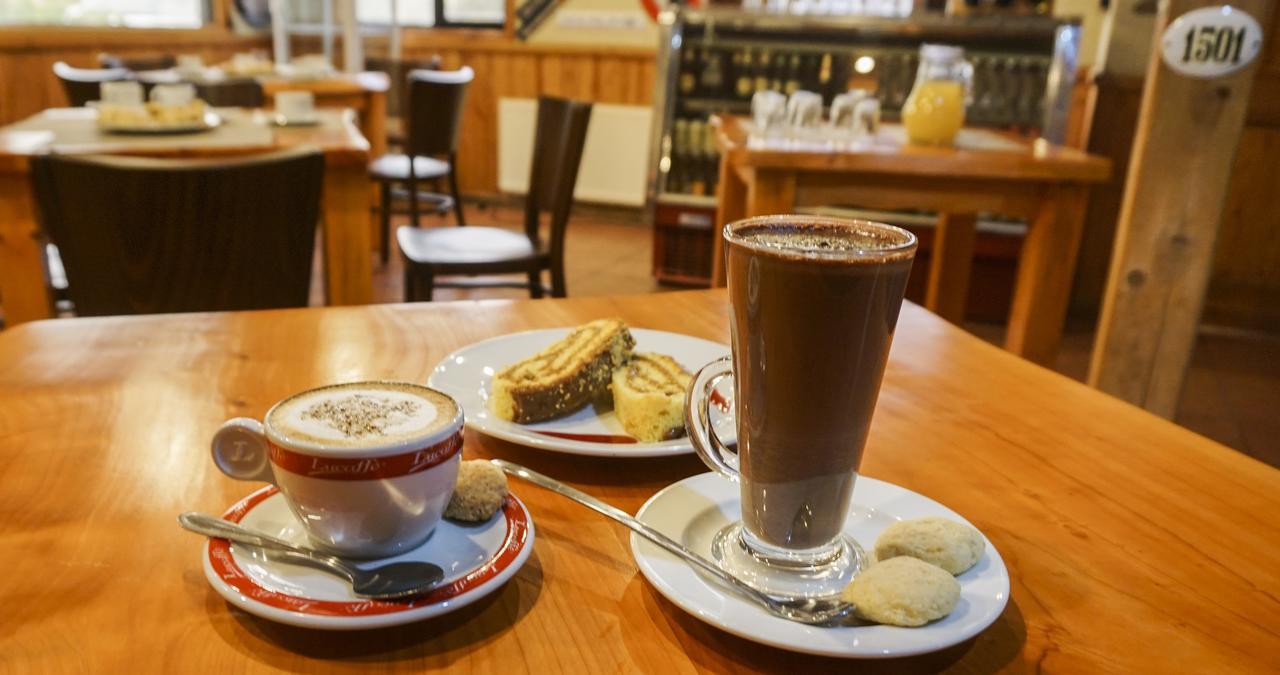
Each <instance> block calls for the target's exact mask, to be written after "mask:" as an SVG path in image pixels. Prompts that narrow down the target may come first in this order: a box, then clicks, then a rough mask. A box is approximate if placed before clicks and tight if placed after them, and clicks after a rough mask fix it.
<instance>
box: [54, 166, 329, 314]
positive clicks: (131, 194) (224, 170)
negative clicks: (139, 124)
mask: <svg viewBox="0 0 1280 675" xmlns="http://www.w3.org/2000/svg"><path fill="white" fill-rule="evenodd" d="M323 176H324V156H323V155H322V154H321V153H320V152H318V151H316V150H314V149H307V148H295V149H290V150H285V151H281V152H273V153H268V154H260V155H251V156H247V157H233V158H217V159H150V158H141V157H109V156H81V157H72V156H59V155H44V156H40V157H35V158H33V159H32V161H31V177H32V185H33V188H34V191H35V197H36V205H37V208H38V213H39V217H40V223H41V225H42V227H43V228H44V231H45V232H46V233H47V234H48V236H49V238H50V239H51V240H52V242H53V243H54V244H56V245H57V246H58V251H59V253H60V254H61V257H62V264H63V266H64V267H65V269H66V274H67V282H68V289H67V290H68V295H69V297H70V299H71V301H72V302H73V303H74V304H75V309H76V313H77V314H78V315H80V316H101V315H108V314H151V313H158V312H192V311H221V310H233V309H258V308H268V307H297V306H305V305H306V304H307V298H308V290H309V287H310V280H311V262H312V251H313V249H314V247H315V231H316V222H317V221H318V220H319V217H320V189H321V183H322V180H323Z"/></svg>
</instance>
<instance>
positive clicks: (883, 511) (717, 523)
mask: <svg viewBox="0 0 1280 675" xmlns="http://www.w3.org/2000/svg"><path fill="white" fill-rule="evenodd" d="M853 502H854V506H853V511H852V513H851V514H850V515H849V519H848V522H846V523H845V529H844V531H845V533H846V534H848V535H850V536H852V537H853V538H854V539H856V540H857V541H858V542H860V543H861V544H862V545H863V546H864V547H865V548H867V550H868V551H870V550H871V548H872V547H873V546H874V544H875V540H876V537H878V536H879V535H880V533H881V532H883V531H884V529H885V528H886V527H888V526H889V525H890V524H892V523H893V522H895V521H898V520H903V519H906V518H919V517H921V516H942V517H944V518H950V519H952V520H955V521H958V522H962V523H966V524H968V521H966V520H965V519H964V518H962V517H960V516H959V515H958V514H956V513H955V512H954V511H952V510H951V509H948V508H947V507H945V506H943V505H941V504H939V503H938V502H935V501H933V500H932V499H929V498H928V497H925V496H923V495H920V494H917V493H915V492H912V491H910V490H907V489H906V488H901V487H898V486H896V485H893V484H891V483H886V482H884V481H880V480H876V479H874V478H868V477H867V476H859V477H858V480H857V483H856V484H855V485H854V489H853ZM740 513H741V511H740V504H739V495H738V484H737V483H733V482H730V481H728V480H726V479H724V478H721V477H720V476H719V475H718V474H714V473H704V474H699V475H697V476H691V477H689V478H686V479H684V480H682V481H680V482H678V483H675V484H673V485H671V486H668V487H667V488H665V489H663V490H662V491H661V492H659V493H658V494H656V495H654V496H653V497H652V498H651V499H650V500H649V501H648V502H646V503H645V505H644V506H643V507H641V508H640V512H639V513H637V514H636V517H637V518H639V519H640V520H643V521H644V522H646V523H648V524H649V525H651V526H652V527H654V528H655V529H657V530H659V531H661V532H662V533H664V534H666V535H667V536H669V537H671V538H672V539H675V540H676V541H678V542H681V543H683V544H684V545H685V546H688V547H689V548H691V549H692V550H694V551H695V552H697V553H700V554H702V555H703V556H706V557H707V558H708V559H710V558H711V540H712V538H713V537H714V536H715V534H716V532H718V531H719V530H720V529H721V528H723V527H725V526H726V525H728V524H730V523H732V522H734V521H737V520H738V519H739V517H740ZM983 540H984V541H985V542H986V549H985V551H984V552H983V554H982V558H981V559H980V560H979V561H978V564H976V565H974V566H973V567H972V568H971V569H969V570H968V571H966V572H965V573H964V574H961V575H960V576H958V577H956V581H958V582H960V602H959V604H957V605H956V608H955V609H954V610H952V612H951V614H949V615H947V616H946V617H944V618H942V619H939V620H938V621H934V622H933V623H929V624H926V625H924V626H920V627H919V628H901V627H898V626H880V625H873V624H867V625H849V626H835V627H819V626H806V625H804V624H800V623H796V622H793V621H787V620H786V619H780V618H777V617H775V616H773V615H771V614H769V613H767V612H766V611H765V610H764V609H762V608H761V607H760V606H759V605H756V604H755V603H753V602H751V601H749V600H745V599H743V598H742V597H741V596H739V595H738V594H737V593H735V592H733V591H731V590H728V589H727V588H725V586H724V585H723V584H722V583H721V582H719V581H714V580H712V579H711V577H708V576H705V575H703V574H700V573H698V572H696V571H694V568H693V567H691V566H689V564H688V563H685V562H684V561H682V560H680V559H679V558H677V557H675V556H674V555H671V554H670V553H667V552H666V551H664V550H662V549H660V548H658V547H657V546H655V545H653V544H651V543H649V542H648V541H647V540H645V539H641V538H640V537H639V536H637V535H634V534H633V535H631V552H632V554H633V555H634V556H635V558H636V563H637V564H638V565H639V567H640V571H641V572H642V573H643V574H644V576H645V578H646V579H648V580H649V583H651V584H653V585H654V587H655V588H657V589H658V591H659V592H660V593H662V594H663V595H664V596H666V597H667V599H668V600H670V601H671V602H673V603H675V604H676V605H677V606H678V607H680V608H681V609H683V610H685V611H686V612H689V613H690V614H692V615H693V616H695V617H697V618H699V619H701V620H702V621H705V622H707V623H709V624H711V625H713V626H716V627H718V628H721V629H723V630H725V631H728V632H730V633H733V634H734V635H737V636H739V637H743V638H746V639H748V640H752V641H754V642H759V643H762V644H766V645H771V646H773V647H778V648H780V649H786V650H790V651H796V652H803V653H807V654H819V655H822V656H836V657H844V658H862V659H876V658H891V657H898V656H911V655H914V654H924V653H928V652H933V651H937V650H940V649H945V648H947V647H950V646H952V645H955V644H958V643H961V642H964V641H965V640H968V639H969V638H971V637H973V636H975V635H977V634H978V633H980V632H982V631H983V630H984V629H986V628H987V626H990V625H991V624H992V623H993V622H994V621H995V620H996V619H997V618H999V616H1000V613H1001V612H1003V611H1004V607H1005V604H1006V603H1007V602H1008V600H1009V572H1008V570H1007V569H1006V568H1005V565H1004V561H1003V560H1002V559H1001V558H1000V554H999V553H998V552H997V551H996V549H995V547H994V546H992V545H991V542H990V541H989V540H987V539H986V537H985V535H984V537H983Z"/></svg>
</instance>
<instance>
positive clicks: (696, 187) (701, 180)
mask: <svg viewBox="0 0 1280 675" xmlns="http://www.w3.org/2000/svg"><path fill="white" fill-rule="evenodd" d="M706 126H707V125H706V122H703V121H701V120H690V121H689V145H688V152H687V153H685V157H686V158H687V160H688V165H689V189H688V192H689V194H692V195H696V196H699V197H701V196H703V195H705V194H707V180H706V173H705V169H704V167H703V161H702V146H703V141H702V138H703V136H704V135H705V134H706Z"/></svg>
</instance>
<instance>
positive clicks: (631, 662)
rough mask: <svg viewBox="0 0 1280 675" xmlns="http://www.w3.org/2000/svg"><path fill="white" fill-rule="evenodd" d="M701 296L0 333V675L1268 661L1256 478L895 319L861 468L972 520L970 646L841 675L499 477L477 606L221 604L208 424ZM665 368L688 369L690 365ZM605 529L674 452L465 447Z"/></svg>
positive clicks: (1193, 666)
mask: <svg viewBox="0 0 1280 675" xmlns="http://www.w3.org/2000/svg"><path fill="white" fill-rule="evenodd" d="M728 309H729V308H728V304H727V300H726V296H725V293H724V291H722V290H701V291H686V292H679V293H664V294H653V295H642V296H626V297H595V298H575V299H558V300H514V301H509V300H489V301H467V302H451V303H429V304H416V305H376V306H363V307H330V308H312V309H299V310H273V311H259V312H240V313H222V314H187V315H170V316H145V317H129V318H91V319H69V320H58V321H43V322H34V323H28V324H25V325H23V326H19V327H18V328H16V329H12V330H7V331H5V332H3V333H0V439H2V441H0V560H3V564H4V568H5V569H4V574H3V575H0V607H3V608H4V609H5V611H3V612H0V670H2V671H5V672H14V673H27V672H31V673H36V672H80V671H90V672H118V671H126V670H127V671H129V672H173V673H180V672H269V671H293V672H346V671H369V670H375V671H378V672H419V671H423V670H437V669H439V670H446V671H450V672H485V673H491V672H502V673H506V672H525V671H531V672H583V673H613V672H651V673H692V672H706V673H729V672H743V673H745V672H786V673H831V672H860V671H862V670H867V671H873V672H890V673H912V672H934V671H938V670H943V669H948V670H950V671H951V672H961V673H987V672H993V671H1009V672H1030V671H1036V672H1040V671H1045V672H1197V673H1225V672H1276V670H1277V668H1280V518H1277V516H1276V514H1277V513H1280V471H1277V470H1276V469H1273V468H1271V467H1269V466H1266V465H1264V464H1262V463H1259V462H1258V461H1256V460H1254V459H1251V458H1249V457H1247V456H1245V455H1243V454H1240V453H1238V452H1235V451H1233V450H1231V449H1230V448H1227V447H1224V446H1222V445H1219V444H1217V443H1215V442H1213V441H1210V440H1207V439H1205V438H1203V437H1201V436H1198V435H1196V434H1194V433H1192V432H1190V431H1187V430H1186V429H1183V428H1181V427H1178V426H1175V425H1174V424H1172V423H1170V422H1167V421H1165V420H1163V419H1160V418H1158V417H1156V416H1154V415H1151V414H1148V413H1146V412H1144V411H1143V410H1141V409H1139V408H1136V407H1133V406H1131V405H1128V404H1126V403H1124V402H1122V401H1119V400H1116V399H1112V398H1109V397H1107V396H1105V395H1103V394H1100V393H1099V392H1097V391H1094V390H1092V389H1089V388H1088V387H1086V386H1084V385H1082V384H1080V383H1078V382H1075V381H1072V380H1070V379H1067V378H1065V377H1062V376H1060V375H1057V374H1055V373H1053V372H1051V371H1049V370H1045V369H1043V368H1041V367H1039V366H1036V365H1035V364H1032V363H1030V362H1028V361H1025V360H1022V359H1019V358H1016V357H1014V356H1013V355H1011V354H1009V353H1008V352H1006V351H1004V350H1001V349H999V348H997V347H994V346H991V345H989V344H987V343H984V342H982V341H980V340H979V339H977V338H975V337H973V336H971V335H968V334H966V333H965V332H963V331H962V330H960V329H958V328H955V327H953V326H952V325H951V324H949V323H947V322H946V321H943V320H942V319H939V318H938V317H936V316H935V315H933V314H931V313H929V312H927V311H925V310H924V309H922V308H920V307H918V306H915V305H911V304H909V303H908V304H907V305H906V306H904V308H903V310H902V316H901V320H900V322H899V323H898V327H897V335H896V338H895V341H894V345H893V350H892V353H891V356H890V362H889V366H888V370H887V372H886V374H885V378H884V385H883V389H882V390H881V393H880V398H879V405H878V409H877V411H876V414H875V420H874V423H873V425H872V428H871V433H870V439H869V441H868V444H867V449H866V453H865V455H864V458H863V461H862V467H861V471H862V473H863V474H864V475H867V476H872V477H875V478H878V479H881V480H885V481H889V482H892V483H895V484H898V485H901V486H903V487H906V488H908V489H911V490H914V491H917V492H919V493H922V494H924V495H927V496H929V497H931V498H933V499H936V500H938V501H939V502H941V503H943V504H945V505H946V506H948V507H950V508H951V509H954V510H955V511H957V512H958V513H960V514H961V515H963V516H964V517H965V518H967V519H968V520H969V521H971V522H972V523H973V524H974V525H975V526H977V527H978V528H980V529H981V530H982V531H983V532H984V533H985V534H986V535H987V537H988V538H989V539H990V541H991V543H992V544H993V545H994V546H995V548H996V549H997V550H998V551H999V553H1000V555H1001V556H1002V557H1003V559H1004V561H1005V563H1006V564H1007V565H1008V568H1009V574H1010V577H1011V582H1012V583H1011V597H1010V598H1009V602H1008V605H1007V606H1006V608H1005V610H1004V612H1003V614H1001V615H1000V616H999V618H998V619H997V620H996V621H995V623H994V624H993V625H991V626H990V627H989V628H987V629H986V630H985V631H984V632H982V633H981V634H979V635H978V636H977V637H975V638H973V639H971V640H968V641H966V642H963V643H960V644H957V645H955V646H953V647H950V648H947V649H944V650H942V651H939V652H936V653H932V654H927V655H922V656H916V657H910V658H905V659H895V660H889V661H868V662H863V663H857V664H855V663H851V662H847V661H838V660H834V659H828V658H820V657H815V656H805V655H802V654H794V653H791V652H788V651H783V650H780V649H776V648H772V647H766V646H763V645H759V644H756V643H753V642H749V641H747V640H745V639H742V638H739V637H735V636H733V635H730V634H728V633H726V632H723V631H721V630H719V629H717V628H714V627H712V626H710V625H708V624H706V623H703V622H702V621H701V620H699V619H698V618H697V617H695V616H692V615H689V614H686V613H685V612H684V611H682V610H681V609H679V608H678V607H677V606H676V605H675V604H673V603H672V602H670V601H669V600H667V599H666V598H665V597H664V596H663V595H662V594H660V593H659V592H658V591H657V590H656V589H655V588H654V587H653V586H651V585H650V584H649V583H648V582H647V581H646V580H645V578H644V577H643V576H642V575H641V574H640V573H639V572H638V571H637V567H636V562H635V560H633V558H632V555H631V547H630V545H629V532H628V531H627V530H625V529H623V528H622V527H620V526H618V525H616V524H615V523H613V522H612V521H609V520H605V519H603V518H601V517H599V516H598V515H596V514H595V513H593V512H591V511H588V510H586V509H585V508H583V507H581V506H579V505H577V504H574V503H572V502H570V501H568V500H566V499H564V498H563V497H560V496H558V495H556V494H554V493H551V492H548V491H545V490H542V489H540V488H536V487H534V486H532V485H529V484H525V483H521V482H518V481H515V480H513V481H512V485H511V489H512V491H513V492H514V493H515V494H516V495H517V496H519V497H520V499H522V500H523V501H524V502H525V504H527V506H528V508H529V511H530V513H531V515H532V518H533V521H534V523H535V525H536V529H537V536H536V541H535V544H534V547H533V553H532V555H531V556H530V557H529V559H528V561H527V563H526V564H525V565H524V567H523V568H522V569H521V570H520V572H519V573H518V574H517V575H516V576H515V577H514V578H513V579H512V580H511V581H510V582H508V583H507V584H506V585H505V586H503V587H501V589H500V590H498V591H496V592H495V593H493V594H492V595H491V596H489V597H488V598H486V599H484V600H481V601H479V602H477V603H476V604H473V605H470V606H467V607H465V608H462V609H460V610H458V611H456V612H454V613H451V614H447V615H445V616H441V617H438V618H434V619H430V620H428V621H425V622H421V623H417V624H411V625H405V626H400V627H396V628H385V629H378V630H368V631H362V632H355V633H326V632H320V631H314V630H308V629H302V628H292V627H288V626H284V625H278V624H275V623H272V622H270V621H267V620H263V619H259V618H256V617H254V616H251V615H249V614H246V613H244V612H242V611H240V610H238V609H236V608H234V607H232V606H231V605H229V604H228V603H227V602H225V601H224V600H223V599H222V597H221V596H219V595H218V593H216V592H215V591H214V590H213V589H212V588H211V587H210V586H209V584H208V583H207V582H206V580H205V576H204V574H203V573H202V570H201V556H202V552H203V549H204V543H203V541H202V540H201V539H200V538H198V537H196V536H194V535H192V534H190V533H187V532H184V531H182V530H180V529H179V528H178V525H177V523H176V521H175V517H176V516H177V514H179V513H180V512H183V511H188V510H198V511H204V512H209V513H221V512H222V511H223V510H224V509H226V508H227V507H228V506H229V505H231V504H233V503H234V502H236V501H237V500H239V499H241V498H242V497H244V496H245V495H246V494H247V493H248V492H250V491H252V490H253V489H255V487H256V486H253V485H247V484H245V483H239V482H235V481H232V480H231V479H229V478H227V477H226V476H224V475H223V474H221V473H220V472H219V471H218V470H217V469H216V468H215V467H214V465H213V463H212V461H211V459H210V454H209V440H210V438H211V437H212V435H213V433H214V431H215V430H216V429H217V428H218V426H219V425H220V424H221V423H222V421H223V420H225V419H227V418H229V417H234V416H261V415H262V414H263V413H264V412H265V411H266V410H267V408H268V407H269V406H270V405H271V404H272V403H273V402H275V401H277V400H279V399H280V398H282V397H285V396H287V395H289V394H291V393H294V392H297V391H300V390H303V389H306V388H309V387H313V386H316V385H322V384H326V383H332V382H338V381H350V380H358V379H365V378H395V379H402V380H410V381H416V382H422V381H425V380H426V379H427V377H428V375H429V374H430V373H431V371H432V369H433V367H434V366H435V365H436V363H437V362H438V361H440V360H441V359H442V358H443V357H444V356H445V355H446V354H448V353H449V352H451V351H452V350H455V349H457V348H459V347H462V346H465V345H469V344H471V343H474V342H476V341H478V340H483V339H486V338H491V337H494V336H498V335H503V334H507V333H512V332H515V331H522V330H528V329H535V328H546V327H559V326H572V325H575V324H579V323H582V322H585V321H587V320H589V319H595V318H599V317H607V316H617V317H622V318H623V319H625V320H626V321H627V322H628V323H629V324H630V325H632V326H635V327H644V328H653V329H662V330H668V331H676V332H680V333H685V334H690V335H694V336H698V337H703V338H709V339H712V340H717V341H721V342H727V341H728V339H729V329H728ZM691 365H695V364H691ZM463 452H464V457H466V458H492V457H502V458H506V459H508V460H511V461H514V462H517V463H520V464H523V465H526V466H528V467H530V468H533V469H534V470H536V471H540V472H543V473H546V474H549V475H552V476H555V477H558V478H560V479H562V480H564V481H567V482H569V483H571V484H573V485H574V486H576V487H578V488H580V489H582V490H584V491H586V492H588V493H590V494H593V495H595V496H597V497H600V498H602V499H604V500H606V501H608V502H610V503H612V504H614V505H616V506H618V507H620V508H622V509H625V510H627V511H629V512H632V513H634V512H635V511H636V510H637V509H638V508H639V507H640V506H641V504H642V503H644V501H645V500H646V499H648V498H649V497H650V496H651V495H653V494H654V493H655V492H656V491H657V490H659V489H660V488H662V487H664V486H666V485H669V484H671V483H672V482H675V481H678V480H680V479H683V478H685V477H687V476H691V475H694V474H697V473H701V472H703V471H705V468H704V467H703V466H702V464H701V463H700V462H699V461H698V460H697V459H696V458H695V457H693V456H691V455H690V456H676V457H668V458H652V459H638V458H601V457H581V456H572V455H566V454H559V453H556V452H551V451H546V450H535V449H531V448H524V447H520V446H516V445H512V444H509V443H506V442H502V441H498V440H496V439H494V438H490V437H486V436H483V435H480V434H478V433H475V432H471V431H469V432H468V434H467V437H466V441H465V446H464V451H463Z"/></svg>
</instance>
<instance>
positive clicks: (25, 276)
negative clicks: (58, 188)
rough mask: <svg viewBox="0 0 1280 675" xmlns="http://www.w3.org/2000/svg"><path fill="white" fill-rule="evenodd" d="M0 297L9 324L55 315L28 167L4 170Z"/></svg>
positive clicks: (0, 177) (0, 198) (1, 177)
mask: <svg viewBox="0 0 1280 675" xmlns="http://www.w3.org/2000/svg"><path fill="white" fill-rule="evenodd" d="M15 168H16V167H15ZM0 301H2V302H3V303H4V325H5V326H6V327H8V328H12V327H14V326H16V325H18V324H20V323H26V322H28V321H36V320H38V319H48V318H51V317H52V316H53V302H52V299H51V298H50V297H49V289H48V288H47V287H46V284H45V271H44V244H43V243H42V241H41V237H40V226H39V224H37V223H36V217H35V204H33V203H32V195H31V178H30V174H28V173H27V170H26V168H25V167H23V168H22V169H21V170H20V171H19V170H14V171H5V172H3V173H0Z"/></svg>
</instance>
